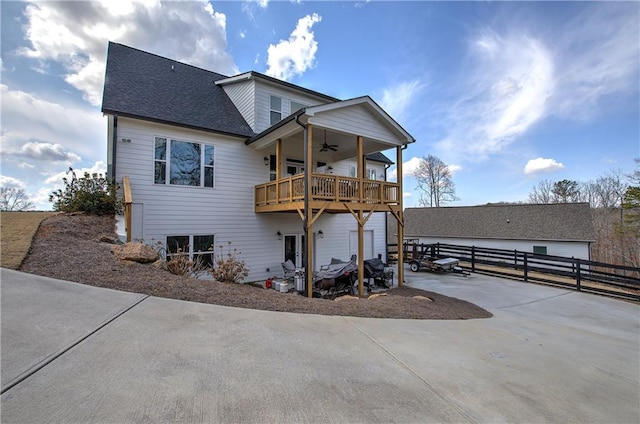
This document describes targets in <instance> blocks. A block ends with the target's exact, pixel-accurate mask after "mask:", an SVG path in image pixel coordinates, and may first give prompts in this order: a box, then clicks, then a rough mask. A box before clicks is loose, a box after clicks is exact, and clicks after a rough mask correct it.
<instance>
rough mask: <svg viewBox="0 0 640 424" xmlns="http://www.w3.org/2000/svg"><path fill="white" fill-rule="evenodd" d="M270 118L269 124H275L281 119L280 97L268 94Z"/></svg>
mask: <svg viewBox="0 0 640 424" xmlns="http://www.w3.org/2000/svg"><path fill="white" fill-rule="evenodd" d="M269 103H270V111H271V113H270V120H269V125H273V124H276V123H278V122H280V120H282V97H278V96H270V100H269Z"/></svg>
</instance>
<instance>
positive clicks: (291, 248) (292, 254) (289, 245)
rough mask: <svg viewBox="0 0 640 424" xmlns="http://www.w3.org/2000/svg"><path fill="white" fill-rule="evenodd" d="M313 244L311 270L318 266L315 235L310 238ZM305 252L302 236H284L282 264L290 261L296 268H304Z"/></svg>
mask: <svg viewBox="0 0 640 424" xmlns="http://www.w3.org/2000/svg"><path fill="white" fill-rule="evenodd" d="M312 243H313V268H314V269H317V268H318V266H317V264H316V260H315V257H316V234H315V233H314V234H313V238H312ZM304 255H305V251H304V234H285V236H284V252H283V259H284V260H283V262H286V261H287V260H288V259H290V260H291V262H293V263H294V264H295V266H296V268H304V267H305V266H306V263H307V261H306V259H305V256H304Z"/></svg>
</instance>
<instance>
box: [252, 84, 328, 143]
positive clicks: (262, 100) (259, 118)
mask: <svg viewBox="0 0 640 424" xmlns="http://www.w3.org/2000/svg"><path fill="white" fill-rule="evenodd" d="M270 95H274V96H278V97H281V98H282V118H283V119H284V118H286V117H287V116H289V115H290V114H291V113H293V112H295V110H291V100H293V101H296V102H298V103H302V104H305V105H308V106H316V105H319V104H325V103H327V101H325V100H322V99H319V98H317V97H314V96H310V95H308V94H305V93H303V92H299V91H293V90H286V89H284V88H280V87H276V86H272V85H269V84H265V83H261V82H260V81H257V82H256V87H255V111H256V112H255V128H254V129H253V130H254V131H255V132H256V133H260V132H262V131H264V130H266V129H267V128H269V127H270V126H271V125H270V122H269V112H270V110H271V109H270V104H269V96H270Z"/></svg>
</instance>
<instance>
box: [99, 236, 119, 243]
mask: <svg viewBox="0 0 640 424" xmlns="http://www.w3.org/2000/svg"><path fill="white" fill-rule="evenodd" d="M100 242H102V243H109V244H123V243H122V241H121V240H120V239H119V238H118V237H114V236H110V235H108V234H105V235H102V236H100Z"/></svg>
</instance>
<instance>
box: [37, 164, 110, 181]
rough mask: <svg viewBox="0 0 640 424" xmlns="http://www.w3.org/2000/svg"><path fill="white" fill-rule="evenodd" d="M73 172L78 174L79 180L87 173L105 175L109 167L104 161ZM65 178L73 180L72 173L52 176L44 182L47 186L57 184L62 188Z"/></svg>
mask: <svg viewBox="0 0 640 424" xmlns="http://www.w3.org/2000/svg"><path fill="white" fill-rule="evenodd" d="M73 171H74V172H75V173H76V176H77V177H78V178H82V177H83V176H84V173H85V172H88V173H89V174H102V175H104V174H105V172H106V171H107V165H106V164H105V163H104V162H103V161H97V162H95V163H94V164H93V165H92V166H90V167H85V168H74V169H73ZM63 178H67V179H70V178H71V175H70V173H68V170H65V171H62V172H58V173H55V174H53V175H50V176H49V177H48V178H47V179H46V180H45V181H44V182H45V183H46V184H56V185H58V186H61V185H62V179H63Z"/></svg>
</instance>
